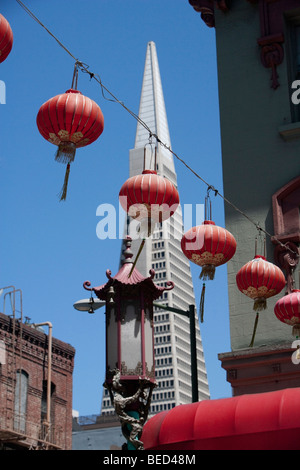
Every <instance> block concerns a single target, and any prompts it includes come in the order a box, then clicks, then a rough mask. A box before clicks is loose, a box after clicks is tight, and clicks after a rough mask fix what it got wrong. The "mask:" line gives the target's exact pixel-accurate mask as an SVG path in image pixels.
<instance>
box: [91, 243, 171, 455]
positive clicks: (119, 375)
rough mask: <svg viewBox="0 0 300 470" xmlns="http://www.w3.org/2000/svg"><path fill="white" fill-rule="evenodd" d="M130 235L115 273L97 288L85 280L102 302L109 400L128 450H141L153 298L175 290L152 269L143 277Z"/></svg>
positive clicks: (150, 379)
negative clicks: (161, 282)
mask: <svg viewBox="0 0 300 470" xmlns="http://www.w3.org/2000/svg"><path fill="white" fill-rule="evenodd" d="M130 247H131V238H130V237H127V239H126V249H125V251H124V261H123V264H122V266H121V268H120V270H119V272H118V273H117V274H116V275H115V276H114V277H112V276H111V271H109V270H108V271H106V276H107V278H108V281H107V282H106V284H103V285H101V286H99V287H91V283H90V282H89V281H85V282H84V284H83V287H84V288H85V289H86V290H88V291H90V292H94V293H95V295H96V296H97V298H98V299H99V300H100V301H105V305H106V312H105V316H106V377H105V383H104V386H105V387H106V388H107V389H108V391H109V394H110V398H111V401H112V404H113V406H114V408H115V411H116V414H117V415H118V417H119V419H120V422H121V428H122V432H123V435H124V437H125V438H126V440H127V444H126V448H127V449H128V450H142V449H143V443H142V442H141V441H140V437H141V435H142V430H143V426H144V424H145V422H146V420H147V417H148V412H149V408H150V403H151V397H152V391H153V389H154V387H155V386H156V382H155V368H154V364H155V363H154V330H153V301H154V300H157V299H158V298H159V297H161V295H162V294H163V292H164V291H165V290H170V289H173V287H174V284H173V283H172V282H168V283H167V287H161V286H157V285H155V284H154V282H153V278H154V275H155V272H154V270H150V276H149V277H144V276H142V275H141V274H140V273H139V271H138V270H137V269H136V268H135V266H134V263H133V260H132V256H133V254H132V252H131V249H130Z"/></svg>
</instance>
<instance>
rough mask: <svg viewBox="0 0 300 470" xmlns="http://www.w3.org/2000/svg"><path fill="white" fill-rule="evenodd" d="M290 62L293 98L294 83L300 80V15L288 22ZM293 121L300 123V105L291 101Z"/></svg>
mask: <svg viewBox="0 0 300 470" xmlns="http://www.w3.org/2000/svg"><path fill="white" fill-rule="evenodd" d="M287 28H288V58H289V60H288V62H289V82H290V95H291V98H292V94H293V90H295V85H293V84H294V82H295V81H298V80H300V14H299V15H298V16H294V17H292V18H290V19H289V21H288V26H287ZM296 91H297V88H296ZM297 96H298V95H297ZM291 106H292V108H291V112H292V121H293V122H299V121H300V105H298V104H295V103H294V101H293V100H292V99H291Z"/></svg>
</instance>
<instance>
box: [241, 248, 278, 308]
mask: <svg viewBox="0 0 300 470" xmlns="http://www.w3.org/2000/svg"><path fill="white" fill-rule="evenodd" d="M236 282H237V286H238V289H239V290H240V291H241V292H242V293H243V294H245V295H247V297H250V299H253V300H254V304H253V310H256V311H257V310H258V311H261V310H264V309H266V308H267V299H268V298H270V297H273V296H274V295H277V294H279V293H280V292H281V291H282V289H283V288H284V286H285V284H286V281H285V277H284V274H283V272H282V271H281V269H279V268H278V267H277V266H276V265H275V264H273V263H270V262H269V261H267V260H266V258H265V257H264V256H260V255H256V256H255V258H254V259H253V260H252V261H249V262H248V263H246V264H245V265H244V266H243V267H242V268H241V269H240V270H239V272H238V273H237V275H236Z"/></svg>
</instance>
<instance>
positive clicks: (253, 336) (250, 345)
mask: <svg viewBox="0 0 300 470" xmlns="http://www.w3.org/2000/svg"><path fill="white" fill-rule="evenodd" d="M258 320H259V312H257V313H256V317H255V322H254V328H253V333H252V339H251V343H250V344H249V348H253V345H254V340H255V335H256V330H257V325H258Z"/></svg>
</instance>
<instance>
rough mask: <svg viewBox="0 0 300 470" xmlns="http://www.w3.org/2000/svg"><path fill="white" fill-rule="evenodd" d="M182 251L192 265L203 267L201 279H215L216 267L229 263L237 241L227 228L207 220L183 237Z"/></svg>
mask: <svg viewBox="0 0 300 470" xmlns="http://www.w3.org/2000/svg"><path fill="white" fill-rule="evenodd" d="M181 249H182V251H183V253H184V254H185V256H186V257H187V258H188V259H189V260H190V261H192V263H195V264H197V265H198V266H201V268H202V270H201V273H200V279H204V280H207V279H214V276H215V270H216V267H217V266H221V265H222V264H225V263H227V262H228V261H229V260H230V259H231V258H232V257H233V255H234V254H235V251H236V240H235V238H234V236H233V235H232V234H231V233H230V232H228V230H226V229H225V228H223V227H218V226H217V225H216V224H215V223H214V222H213V221H212V220H205V221H204V222H203V224H202V225H198V226H197V227H192V228H190V229H189V230H188V231H187V232H186V233H185V234H184V235H183V237H182V239H181Z"/></svg>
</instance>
